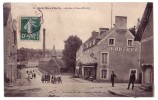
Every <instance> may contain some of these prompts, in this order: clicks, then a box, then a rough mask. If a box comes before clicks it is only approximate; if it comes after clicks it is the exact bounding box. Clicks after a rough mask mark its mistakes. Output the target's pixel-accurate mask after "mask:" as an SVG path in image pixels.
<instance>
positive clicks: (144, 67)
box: [141, 65, 153, 71]
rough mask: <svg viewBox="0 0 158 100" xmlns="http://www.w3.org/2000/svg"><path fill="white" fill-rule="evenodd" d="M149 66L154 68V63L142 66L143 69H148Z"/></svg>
mask: <svg viewBox="0 0 158 100" xmlns="http://www.w3.org/2000/svg"><path fill="white" fill-rule="evenodd" d="M148 68H153V66H152V65H142V66H141V69H142V70H143V71H144V70H146V69H148Z"/></svg>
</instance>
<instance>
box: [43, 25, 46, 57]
mask: <svg viewBox="0 0 158 100" xmlns="http://www.w3.org/2000/svg"><path fill="white" fill-rule="evenodd" d="M45 31H46V29H45V28H44V29H43V57H45Z"/></svg>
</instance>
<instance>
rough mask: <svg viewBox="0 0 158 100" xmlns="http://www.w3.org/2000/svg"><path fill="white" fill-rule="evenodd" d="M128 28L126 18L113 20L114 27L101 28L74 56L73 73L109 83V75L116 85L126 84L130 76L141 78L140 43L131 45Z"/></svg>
mask: <svg viewBox="0 0 158 100" xmlns="http://www.w3.org/2000/svg"><path fill="white" fill-rule="evenodd" d="M134 38H135V37H134V36H133V34H132V33H131V32H130V31H129V30H128V28H127V17H125V16H116V17H115V27H113V28H111V29H108V28H100V29H99V32H95V31H93V32H92V35H91V37H90V38H89V39H88V40H87V41H86V42H85V43H84V44H83V45H81V47H80V49H79V50H78V51H77V53H76V73H77V75H78V76H79V77H81V78H84V79H89V78H90V77H93V79H94V80H96V81H101V80H102V81H110V76H111V72H112V71H114V73H115V74H116V75H117V78H116V81H117V82H128V80H129V76H130V74H131V73H135V74H136V80H137V82H138V81H139V80H141V79H140V76H141V69H140V67H139V66H140V63H139V56H140V43H139V42H138V41H134Z"/></svg>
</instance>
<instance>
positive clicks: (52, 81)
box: [51, 75, 54, 83]
mask: <svg viewBox="0 0 158 100" xmlns="http://www.w3.org/2000/svg"><path fill="white" fill-rule="evenodd" d="M51 83H54V75H52V78H51Z"/></svg>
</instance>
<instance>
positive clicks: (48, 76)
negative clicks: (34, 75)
mask: <svg viewBox="0 0 158 100" xmlns="http://www.w3.org/2000/svg"><path fill="white" fill-rule="evenodd" d="M47 78H48V79H47V80H48V81H47V83H50V74H48V75H47Z"/></svg>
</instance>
